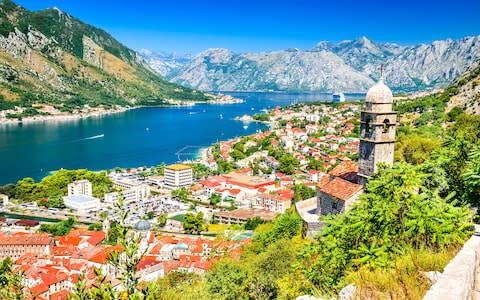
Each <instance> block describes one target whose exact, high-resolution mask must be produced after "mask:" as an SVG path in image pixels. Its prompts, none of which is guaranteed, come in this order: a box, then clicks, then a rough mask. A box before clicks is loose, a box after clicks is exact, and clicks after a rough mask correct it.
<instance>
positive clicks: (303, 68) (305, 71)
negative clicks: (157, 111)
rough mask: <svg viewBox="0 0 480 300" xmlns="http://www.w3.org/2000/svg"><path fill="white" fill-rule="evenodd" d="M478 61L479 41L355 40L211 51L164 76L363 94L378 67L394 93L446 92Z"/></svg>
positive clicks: (218, 86)
mask: <svg viewBox="0 0 480 300" xmlns="http://www.w3.org/2000/svg"><path fill="white" fill-rule="evenodd" d="M312 53H313V54H312ZM273 56H276V57H277V58H278V61H277V62H274V61H272V57H273ZM144 57H145V55H144ZM479 58H480V36H467V37H464V38H461V39H457V40H453V39H445V40H437V41H433V42H431V43H429V44H428V43H422V44H418V45H398V44H395V43H388V42H387V43H382V42H375V41H372V40H370V39H368V38H367V37H360V38H358V39H355V40H344V41H340V42H337V43H332V42H328V41H320V42H318V43H317V44H316V45H315V46H314V47H312V48H311V49H308V50H299V49H287V50H277V51H267V52H258V53H255V52H247V53H237V52H234V51H231V50H229V49H219V48H211V49H207V50H205V51H203V52H201V53H199V54H197V55H196V56H195V57H193V58H192V59H191V60H190V61H188V62H186V63H184V64H183V65H181V66H177V67H175V68H172V69H171V70H170V71H169V72H165V73H164V74H165V77H166V79H168V80H170V81H171V82H175V83H179V84H182V85H185V86H189V87H193V88H198V89H201V90H232V91H235V90H252V91H258V90H274V91H322V92H336V91H343V92H365V91H366V90H367V89H368V87H369V86H371V84H372V83H373V82H375V81H376V80H378V78H379V71H378V70H379V66H380V65H381V64H383V65H384V77H385V80H386V82H387V84H389V85H390V87H391V88H392V89H393V90H394V91H397V92H413V91H418V90H423V89H430V88H437V87H446V86H448V85H449V84H450V83H452V82H453V80H454V79H455V78H457V77H459V76H461V75H462V74H463V73H464V72H465V71H467V68H468V66H470V65H471V64H472V63H473V62H475V61H476V60H477V59H479ZM157 63H158V62H157ZM151 66H152V67H153V68H154V69H155V67H154V65H152V64H151ZM286 71H288V72H289V73H288V74H286ZM207 78H208V79H207Z"/></svg>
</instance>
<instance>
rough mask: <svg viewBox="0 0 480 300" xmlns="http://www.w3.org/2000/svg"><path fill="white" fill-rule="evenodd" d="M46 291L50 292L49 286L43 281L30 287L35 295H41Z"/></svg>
mask: <svg viewBox="0 0 480 300" xmlns="http://www.w3.org/2000/svg"><path fill="white" fill-rule="evenodd" d="M45 292H48V286H47V285H46V284H43V283H41V284H39V285H36V286H34V287H32V288H30V293H32V296H34V297H35V296H38V295H41V294H43V293H45ZM37 299H38V298H37Z"/></svg>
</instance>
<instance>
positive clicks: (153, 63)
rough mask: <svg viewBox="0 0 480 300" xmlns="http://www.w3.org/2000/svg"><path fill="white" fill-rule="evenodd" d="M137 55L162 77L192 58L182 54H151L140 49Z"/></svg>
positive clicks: (151, 52) (146, 50)
mask: <svg viewBox="0 0 480 300" xmlns="http://www.w3.org/2000/svg"><path fill="white" fill-rule="evenodd" d="M138 53H139V54H140V55H141V56H142V57H143V59H144V60H145V61H146V62H147V63H148V64H149V65H150V67H152V69H154V70H155V71H157V73H159V74H160V75H162V76H165V75H167V74H170V73H171V72H173V70H175V69H178V68H180V67H181V66H183V65H185V64H187V63H188V62H190V60H191V59H192V58H193V57H192V56H191V55H189V54H182V53H176V52H173V53H168V52H153V51H151V50H148V49H140V50H138Z"/></svg>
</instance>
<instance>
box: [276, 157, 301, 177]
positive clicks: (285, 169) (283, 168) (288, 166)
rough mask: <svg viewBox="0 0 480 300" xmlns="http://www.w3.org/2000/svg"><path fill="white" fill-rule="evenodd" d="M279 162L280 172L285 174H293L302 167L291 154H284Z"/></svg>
mask: <svg viewBox="0 0 480 300" xmlns="http://www.w3.org/2000/svg"><path fill="white" fill-rule="evenodd" d="M278 161H279V162H280V166H279V167H278V171H279V172H282V173H285V174H293V173H294V172H295V171H296V170H297V168H298V167H299V166H300V163H299V161H298V160H297V159H296V158H295V157H294V156H293V155H292V154H290V153H284V154H283V155H282V156H281V157H280V159H279V160H278Z"/></svg>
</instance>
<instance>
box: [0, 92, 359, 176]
mask: <svg viewBox="0 0 480 300" xmlns="http://www.w3.org/2000/svg"><path fill="white" fill-rule="evenodd" d="M228 94H230V95H232V96H234V97H236V98H240V99H243V100H244V103H239V104H218V105H217V104H197V105H194V106H182V107H151V108H138V109H133V110H128V111H126V112H124V113H118V114H111V115H106V116H102V117H91V118H86V119H80V120H75V121H58V122H56V121H46V122H38V123H26V124H23V125H3V126H1V127H0V166H1V168H0V184H5V183H10V182H16V181H17V180H19V179H21V178H23V177H32V178H34V179H35V180H39V179H41V178H42V177H44V176H45V175H47V174H48V173H49V172H52V171H54V170H58V169H60V168H65V169H78V168H88V169H92V170H103V169H111V168H115V167H139V166H154V165H158V164H160V163H172V162H176V161H179V160H189V159H194V158H195V157H196V154H197V153H198V150H199V149H200V148H201V147H206V146H209V145H211V144H213V143H215V142H217V141H219V140H226V139H229V138H232V137H235V136H240V135H248V134H251V133H254V132H256V131H257V130H265V129H267V128H268V126H267V125H266V124H262V123H255V122H250V123H243V122H241V121H236V120H234V118H235V117H237V116H242V115H244V114H249V115H253V114H255V113H261V112H262V110H263V109H268V108H272V107H275V106H285V105H289V104H291V103H294V102H311V101H327V100H330V99H331V94H325V93H278V92H276V93H247V92H244V93H241V92H236V93H228ZM363 96H364V95H363V94H347V95H346V97H347V99H361V98H362V97H363Z"/></svg>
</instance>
